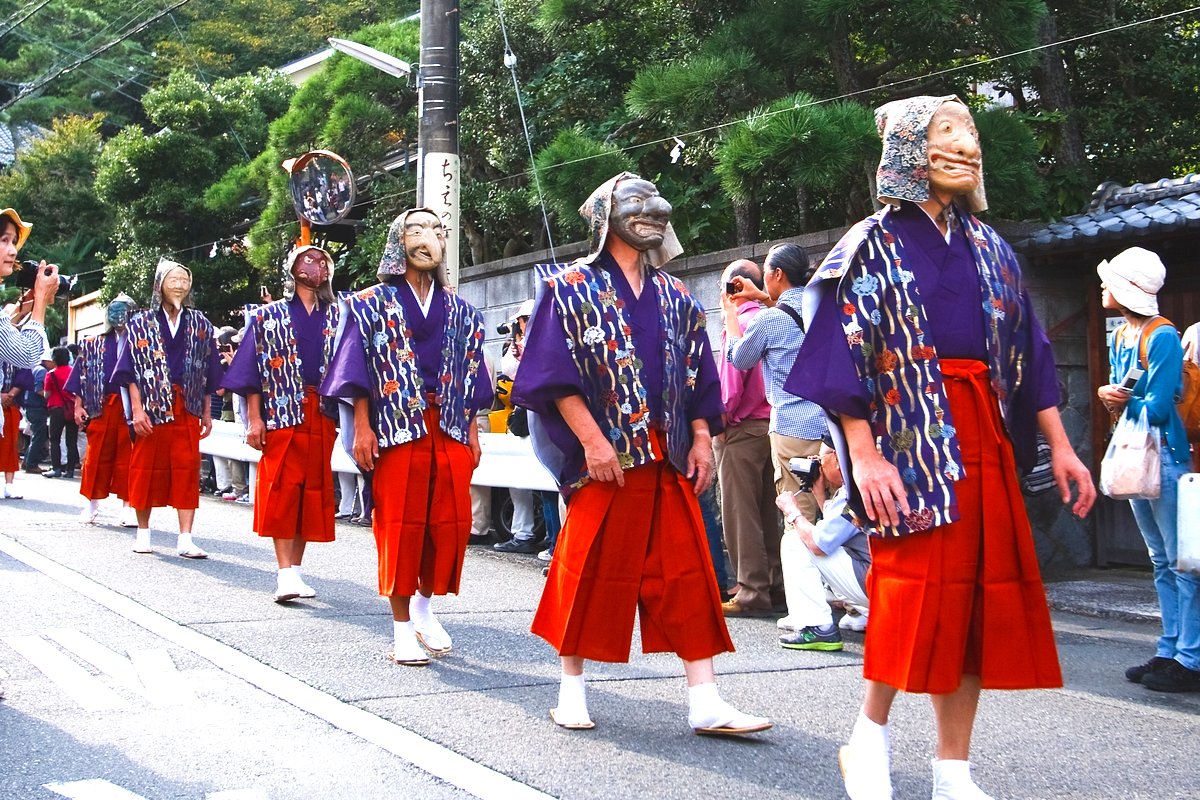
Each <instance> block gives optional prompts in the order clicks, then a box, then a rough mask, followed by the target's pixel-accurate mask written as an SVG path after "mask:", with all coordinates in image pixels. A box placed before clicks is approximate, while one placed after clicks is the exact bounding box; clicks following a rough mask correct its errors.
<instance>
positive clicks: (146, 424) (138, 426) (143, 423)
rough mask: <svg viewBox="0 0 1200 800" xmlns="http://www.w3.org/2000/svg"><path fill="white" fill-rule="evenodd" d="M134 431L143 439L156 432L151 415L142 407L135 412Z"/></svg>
mask: <svg viewBox="0 0 1200 800" xmlns="http://www.w3.org/2000/svg"><path fill="white" fill-rule="evenodd" d="M133 432H134V433H136V434H137V435H138V436H139V437H140V438H143V439H144V438H146V437H147V436H149V435H150V434H151V433H153V432H154V426H153V425H152V424H151V423H150V417H149V416H148V415H147V414H146V412H145V411H142V410H141V409H137V410H135V411H134V412H133Z"/></svg>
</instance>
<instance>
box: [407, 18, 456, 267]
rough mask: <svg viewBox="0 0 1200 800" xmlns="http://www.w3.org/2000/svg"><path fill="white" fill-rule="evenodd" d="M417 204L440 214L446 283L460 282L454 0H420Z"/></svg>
mask: <svg viewBox="0 0 1200 800" xmlns="http://www.w3.org/2000/svg"><path fill="white" fill-rule="evenodd" d="M418 85H419V87H420V92H419V99H418V101H419V104H420V127H419V128H418V132H417V150H418V154H417V155H418V158H417V205H422V206H428V207H429V208H432V209H433V210H434V211H436V212H437V213H438V215H439V216H441V218H442V225H443V227H444V228H445V232H446V266H447V268H448V270H449V273H450V284H451V285H452V286H457V285H458V232H459V229H460V227H461V225H460V224H459V208H458V196H459V166H458V0H421V69H420V78H419V84H418Z"/></svg>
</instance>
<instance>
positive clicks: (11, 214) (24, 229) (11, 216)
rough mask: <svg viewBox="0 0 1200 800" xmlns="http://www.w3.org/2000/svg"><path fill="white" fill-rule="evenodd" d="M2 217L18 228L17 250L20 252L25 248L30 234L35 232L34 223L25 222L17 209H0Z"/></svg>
mask: <svg viewBox="0 0 1200 800" xmlns="http://www.w3.org/2000/svg"><path fill="white" fill-rule="evenodd" d="M0 217H4V218H6V219H7V220H8V221H9V222H11V223H12V224H13V225H16V226H17V249H18V250H20V249H21V247H22V246H24V244H25V240H26V239H28V238H29V232H30V231H31V230H33V223H30V222H23V221H22V220H21V215H20V214H18V213H17V210H16V209H15V208H0Z"/></svg>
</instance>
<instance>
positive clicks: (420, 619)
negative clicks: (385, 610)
mask: <svg viewBox="0 0 1200 800" xmlns="http://www.w3.org/2000/svg"><path fill="white" fill-rule="evenodd" d="M427 592H428V594H426V593H427ZM432 594H433V589H432V588H430V587H426V586H424V585H423V584H420V583H418V586H417V593H416V594H415V595H413V596H412V599H411V602H409V604H408V612H409V617H410V618H411V619H412V624H413V630H414V631H415V632H416V634H417V640H418V641H420V642H421V644H423V645H424V646H425V649H426V650H428V651H429V652H430V653H431V654H433V655H435V656H441V655H445V654H446V653H449V652H450V649H451V648H452V647H453V646H454V642H453V641H452V640H451V639H450V634H449V633H447V632H446V629H445V628H443V627H442V623H440V622H438V620H437V617H435V616H434V615H433V610H432V609H431V608H430V607H429V599H430V597H431V596H432Z"/></svg>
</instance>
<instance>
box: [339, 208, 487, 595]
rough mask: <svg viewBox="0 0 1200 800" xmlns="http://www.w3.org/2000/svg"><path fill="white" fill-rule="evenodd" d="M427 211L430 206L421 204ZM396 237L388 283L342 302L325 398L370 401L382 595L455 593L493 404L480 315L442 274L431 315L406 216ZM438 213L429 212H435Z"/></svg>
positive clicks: (384, 264)
mask: <svg viewBox="0 0 1200 800" xmlns="http://www.w3.org/2000/svg"><path fill="white" fill-rule="evenodd" d="M415 210H420V211H427V209H415ZM409 213H412V211H409V212H405V213H404V214H401V215H400V216H399V217H398V218H397V219H396V220H395V221H394V222H393V223H392V227H391V230H390V231H389V234H388V244H387V246H386V247H385V250H384V255H383V259H382V260H381V262H380V270H379V276H380V278H381V280H388V281H394V283H387V282H385V283H380V284H378V285H376V286H372V287H369V288H367V289H364V290H362V291H360V292H357V293H354V294H351V295H349V296H346V297H344V298H343V300H342V310H341V315H342V316H341V321H340V323H339V329H338V340H337V343H336V345H335V348H334V354H333V359H332V361H331V362H330V365H329V371H328V375H327V377H326V379H325V382H324V383H323V384H322V386H321V394H322V395H323V396H326V397H339V398H351V399H352V398H356V397H367V398H369V399H370V410H369V416H370V421H371V428H372V431H373V432H374V434H375V436H376V438H377V441H378V444H379V450H380V453H379V457H378V458H377V459H376V461H375V469H374V472H373V474H372V479H371V480H372V486H373V489H374V492H373V497H374V501H375V508H374V513H373V515H372V517H373V518H372V529H373V530H374V533H375V542H376V545H377V548H378V554H379V593H380V594H381V595H384V596H388V597H395V596H401V597H411V596H412V595H414V594H417V588H418V583H419V585H420V587H421V589H422V590H425V591H429V592H431V593H432V594H447V593H450V592H453V593H457V592H458V588H459V579H460V576H461V574H462V564H463V559H464V557H465V555H466V547H467V538H468V536H469V535H470V532H471V499H470V482H471V473H472V472H473V471H474V468H475V460H474V456H473V454H472V452H471V448H470V426H472V425H474V424H475V421H474V420H475V415H476V413H477V412H478V411H479V410H480V409H482V408H485V407H487V406H489V405H491V402H492V388H491V381H490V380H489V378H488V375H487V370H486V369H484V366H483V336H484V332H483V316H482V315H481V314H480V313H479V311H478V310H477V309H476V308H475V307H474V306H472V305H471V304H470V303H468V302H467V301H465V300H463V299H462V298H461V297H459V296H458V295H457V294H455V293H453V292H451V291H449V290H448V289H445V288H442V285H441V284H440V283H435V284H434V286H433V288H432V289H431V290H430V291H431V292H432V297H431V299H430V304H429V309H428V313H426V312H424V311H423V310H422V308H421V305H420V303H419V302H418V300H417V298H416V296H415V295H414V293H413V290H412V288H411V287H410V286H409V284H408V282H407V281H406V280H404V279H403V278H402V277H399V276H402V275H403V274H404V272H405V269H406V267H405V264H404V250H403V230H404V227H403V226H404V220H405V218H406V217H407V215H408V214H409ZM430 213H432V212H430Z"/></svg>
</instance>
